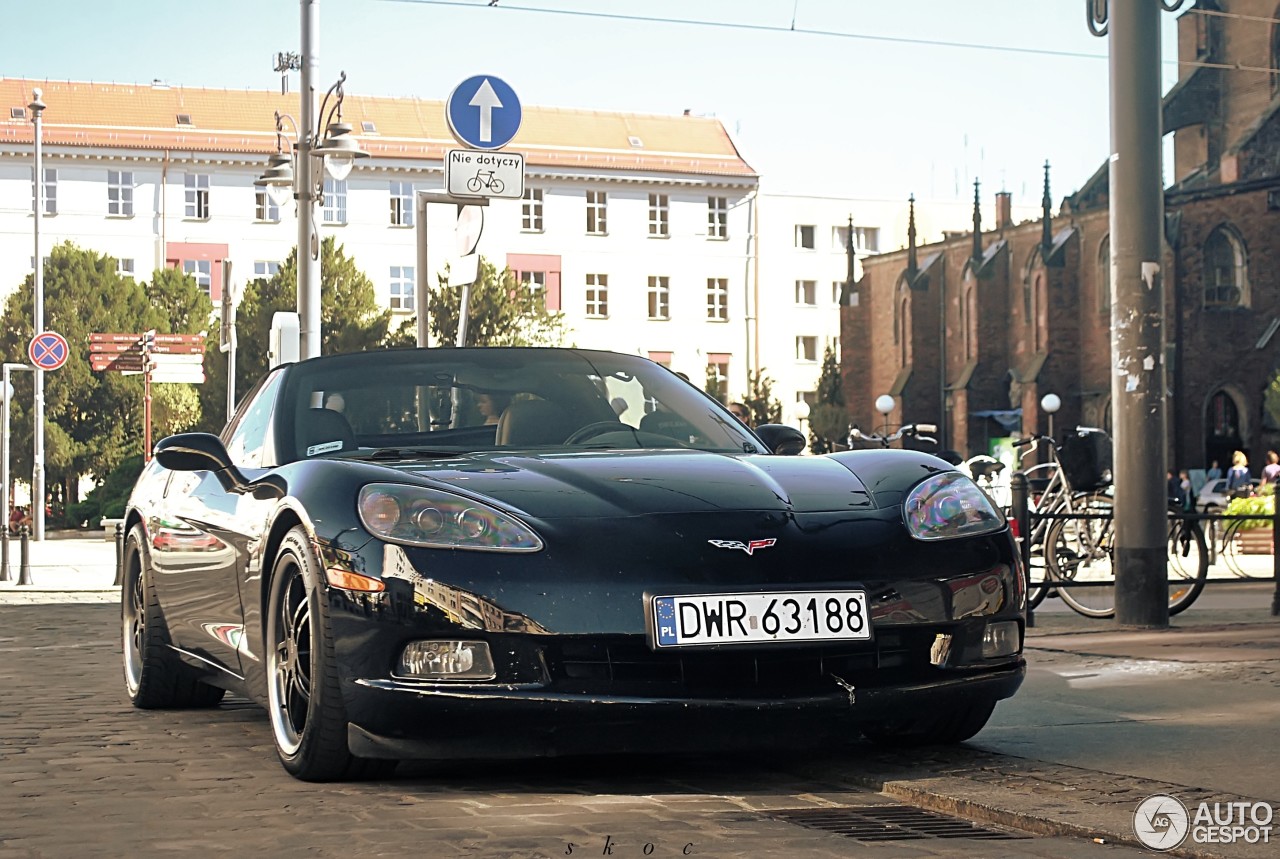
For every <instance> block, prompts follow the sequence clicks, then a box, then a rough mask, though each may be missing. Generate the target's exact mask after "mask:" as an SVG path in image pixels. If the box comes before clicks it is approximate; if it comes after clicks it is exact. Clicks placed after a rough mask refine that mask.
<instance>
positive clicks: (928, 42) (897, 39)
mask: <svg viewBox="0 0 1280 859" xmlns="http://www.w3.org/2000/svg"><path fill="white" fill-rule="evenodd" d="M380 2H383V3H404V4H409V5H411V6H455V7H462V8H466V9H478V8H485V7H480V6H477V5H476V4H475V3H466V2H463V1H462V0H380ZM496 8H499V9H501V10H503V11H511V12H537V13H540V14H544V15H562V16H569V17H574V18H601V19H605V20H614V21H625V22H627V23H631V24H683V25H685V26H691V27H718V28H720V29H725V30H750V31H754V32H760V33H799V34H801V35H805V36H827V37H830V38H836V39H858V40H861V41H867V42H887V43H893V44H900V45H919V46H923V47H932V48H961V49H966V50H979V51H1003V52H1005V53H1010V54H1038V55H1041V56H1050V57H1069V58H1073V59H1082V60H1105V59H1106V58H1107V55H1106V54H1086V53H1083V52H1081V51H1055V50H1052V49H1048V48H1020V47H1017V46H1016V45H982V44H976V43H972V42H948V41H944V40H938V39H912V38H908V37H906V36H875V35H871V34H869V33H845V32H841V31H839V30H815V29H810V28H806V27H794V26H781V25H775V24H743V23H741V22H737V21H700V20H697V19H694V18H664V17H658V16H653V15H620V14H618V13H616V12H582V11H577V10H572V9H547V8H545V7H541V6H512V5H510V4H508V3H503V5H501V6H499V7H496Z"/></svg>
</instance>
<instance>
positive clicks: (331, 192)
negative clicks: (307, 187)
mask: <svg viewBox="0 0 1280 859" xmlns="http://www.w3.org/2000/svg"><path fill="white" fill-rule="evenodd" d="M323 212H324V213H323V215H322V218H323V220H324V222H325V223H326V224H345V223H346V222H347V180H346V179H343V180H342V181H341V182H339V181H338V180H337V179H325V180H324V210H323Z"/></svg>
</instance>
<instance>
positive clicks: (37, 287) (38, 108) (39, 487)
mask: <svg viewBox="0 0 1280 859" xmlns="http://www.w3.org/2000/svg"><path fill="white" fill-rule="evenodd" d="M32 95H33V96H34V98H32V100H31V104H30V105H28V107H30V108H31V123H32V125H34V126H35V157H36V188H35V190H36V204H35V206H36V210H35V244H36V256H35V260H36V273H35V280H34V281H33V284H34V290H33V296H32V303H33V304H34V305H35V329H34V331H35V333H36V334H37V335H38V334H40V332H42V331H44V255H43V254H41V252H40V219H41V217H43V216H44V166H43V163H42V158H43V151H42V149H41V139H40V138H41V124H40V114H41V113H43V112H44V108H45V105H44V102H42V101H41V100H40V90H38V89H37V90H32ZM35 374H36V384H35V427H34V432H33V435H34V436H35V445H34V450H33V457H32V460H33V461H32V468H31V522H32V524H33V525H34V527H35V538H36V541H37V542H39V541H41V540H43V539H44V371H43V370H41V369H39V368H38V367H37V368H35ZM5 527H8V523H7V522H6V523H5Z"/></svg>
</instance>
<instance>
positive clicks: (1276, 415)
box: [1262, 372, 1280, 427]
mask: <svg viewBox="0 0 1280 859" xmlns="http://www.w3.org/2000/svg"><path fill="white" fill-rule="evenodd" d="M1262 404H1263V408H1265V409H1266V410H1267V415H1268V416H1269V417H1270V418H1271V420H1270V423H1271V425H1272V426H1277V427H1280V372H1277V373H1276V374H1275V375H1274V376H1272V377H1271V381H1270V382H1268V383H1267V387H1266V389H1265V390H1264V391H1263V392H1262Z"/></svg>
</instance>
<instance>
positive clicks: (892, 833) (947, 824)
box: [767, 805, 1028, 841]
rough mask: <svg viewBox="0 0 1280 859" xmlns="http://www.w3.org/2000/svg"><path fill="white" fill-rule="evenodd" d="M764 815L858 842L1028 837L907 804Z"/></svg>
mask: <svg viewBox="0 0 1280 859" xmlns="http://www.w3.org/2000/svg"><path fill="white" fill-rule="evenodd" d="M767 814H768V816H769V817H772V818H774V819H776V820H783V821H786V822H787V823H795V824H797V825H799V826H807V827H809V828H810V829H820V830H822V831H823V832H832V833H835V834H836V835H844V836H846V837H848V838H856V839H857V840H859V841H919V840H921V839H925V838H980V839H983V840H986V841H1004V840H1011V839H1017V838H1027V837H1028V836H1026V835H1020V834H1017V833H1014V832H1007V831H1005V830H1003V829H990V828H988V827H985V826H979V825H977V824H976V823H972V822H970V821H968V820H964V819H962V818H959V817H951V816H950V815H946V814H938V813H936V812H933V811H925V810H924V809H922V808H915V807H914V806H910V805H864V806H856V807H841V808H796V809H783V810H780V811H770V812H767Z"/></svg>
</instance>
